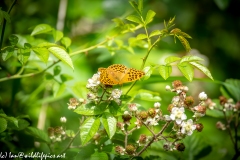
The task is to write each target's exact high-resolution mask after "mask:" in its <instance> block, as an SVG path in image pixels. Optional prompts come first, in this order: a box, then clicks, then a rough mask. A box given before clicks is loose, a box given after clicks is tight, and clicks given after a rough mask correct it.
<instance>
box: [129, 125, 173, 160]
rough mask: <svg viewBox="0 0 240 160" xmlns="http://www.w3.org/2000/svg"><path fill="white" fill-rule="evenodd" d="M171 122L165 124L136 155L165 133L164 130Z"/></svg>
mask: <svg viewBox="0 0 240 160" xmlns="http://www.w3.org/2000/svg"><path fill="white" fill-rule="evenodd" d="M169 123H170V122H167V123H165V125H164V126H163V128H162V129H161V131H160V132H159V133H158V134H156V135H154V136H153V137H152V139H151V141H149V142H148V143H147V144H146V145H145V146H144V147H143V149H142V150H141V151H139V152H138V153H137V154H136V155H135V156H139V155H140V154H142V153H143V152H144V151H145V150H146V149H147V148H148V147H149V146H150V145H151V144H152V143H153V142H154V141H155V140H156V139H157V138H158V137H159V136H160V135H161V134H162V133H163V131H164V130H165V129H166V128H167V126H168V125H169ZM132 158H133V157H132Z"/></svg>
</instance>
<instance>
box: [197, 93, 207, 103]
mask: <svg viewBox="0 0 240 160" xmlns="http://www.w3.org/2000/svg"><path fill="white" fill-rule="evenodd" d="M198 98H199V99H200V100H201V101H205V100H207V94H206V93H205V92H201V93H199V95H198Z"/></svg>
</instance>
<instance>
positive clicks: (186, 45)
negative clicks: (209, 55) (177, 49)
mask: <svg viewBox="0 0 240 160" xmlns="http://www.w3.org/2000/svg"><path fill="white" fill-rule="evenodd" d="M177 38H178V39H179V41H180V42H181V43H182V45H183V47H184V48H185V50H186V51H187V52H189V51H190V50H191V47H190V45H189V43H188V41H187V40H186V38H184V37H183V36H177Z"/></svg>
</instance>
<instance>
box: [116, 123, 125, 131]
mask: <svg viewBox="0 0 240 160" xmlns="http://www.w3.org/2000/svg"><path fill="white" fill-rule="evenodd" d="M117 128H118V129H120V130H124V124H123V123H122V122H117Z"/></svg>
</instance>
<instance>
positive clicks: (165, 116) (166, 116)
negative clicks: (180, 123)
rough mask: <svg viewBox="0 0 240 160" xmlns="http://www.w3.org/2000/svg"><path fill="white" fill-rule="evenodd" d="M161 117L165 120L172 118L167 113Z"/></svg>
mask: <svg viewBox="0 0 240 160" xmlns="http://www.w3.org/2000/svg"><path fill="white" fill-rule="evenodd" d="M163 118H164V120H166V121H171V120H172V119H171V118H170V116H169V115H164V116H163Z"/></svg>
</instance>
